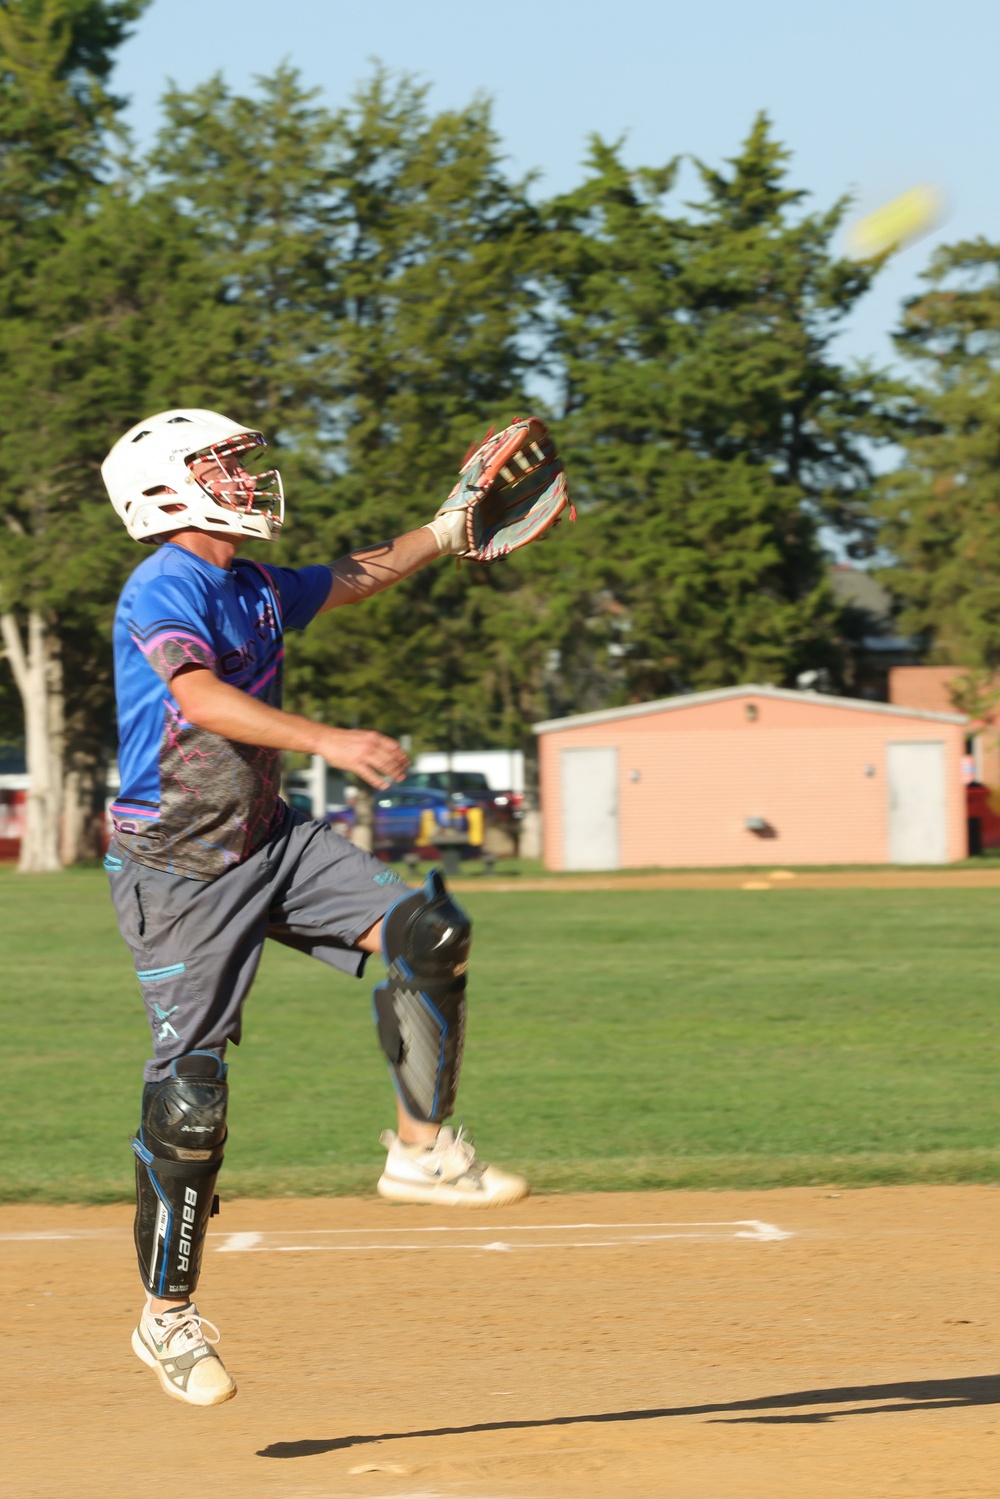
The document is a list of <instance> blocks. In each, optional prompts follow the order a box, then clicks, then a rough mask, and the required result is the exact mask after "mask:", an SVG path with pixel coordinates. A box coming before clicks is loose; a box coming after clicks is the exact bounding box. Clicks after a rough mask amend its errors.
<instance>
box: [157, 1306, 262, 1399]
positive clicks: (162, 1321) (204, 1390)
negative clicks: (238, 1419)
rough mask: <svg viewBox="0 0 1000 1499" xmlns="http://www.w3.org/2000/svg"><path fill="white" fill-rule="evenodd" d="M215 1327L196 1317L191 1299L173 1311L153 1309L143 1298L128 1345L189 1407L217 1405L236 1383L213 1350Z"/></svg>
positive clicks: (170, 1392)
mask: <svg viewBox="0 0 1000 1499" xmlns="http://www.w3.org/2000/svg"><path fill="white" fill-rule="evenodd" d="M206 1328H210V1329H211V1331H210V1332H208V1333H206V1331H205V1329H206ZM219 1336H220V1334H219V1329H218V1328H217V1327H216V1326H215V1325H214V1323H212V1322H209V1321H207V1320H206V1319H205V1318H204V1317H199V1315H198V1308H197V1307H196V1306H195V1304H194V1302H193V1301H189V1302H188V1303H187V1305H186V1306H179V1307H177V1308H176V1310H174V1311H169V1312H160V1313H158V1314H157V1313H154V1312H151V1311H150V1309H149V1302H148V1301H147V1303H146V1305H145V1307H144V1308H143V1312H142V1316H141V1317H140V1318H139V1325H138V1327H137V1328H136V1330H135V1332H134V1333H133V1334H132V1349H133V1351H134V1352H135V1353H136V1354H138V1356H139V1358H141V1359H142V1361H143V1363H144V1364H147V1365H148V1366H149V1368H150V1369H155V1370H156V1373H157V1377H158V1378H159V1381H160V1384H161V1385H162V1386H163V1388H164V1389H165V1390H166V1392H167V1394H168V1395H172V1396H173V1398H174V1399H175V1400H184V1401H186V1402H187V1404H188V1405H221V1404H222V1402H223V1401H224V1400H232V1398H233V1396H234V1395H235V1394H236V1381H235V1379H234V1378H233V1376H232V1375H231V1374H230V1373H229V1370H228V1369H227V1368H226V1366H225V1364H224V1363H223V1362H222V1360H221V1358H220V1357H219V1355H218V1354H217V1353H216V1351H215V1349H214V1348H213V1347H212V1346H211V1344H213V1343H217V1342H218V1341H219Z"/></svg>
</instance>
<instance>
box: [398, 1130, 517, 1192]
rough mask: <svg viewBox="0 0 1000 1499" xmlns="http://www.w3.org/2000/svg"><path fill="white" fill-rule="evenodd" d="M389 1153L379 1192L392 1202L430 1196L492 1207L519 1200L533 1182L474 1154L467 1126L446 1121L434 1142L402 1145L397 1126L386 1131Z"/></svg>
mask: <svg viewBox="0 0 1000 1499" xmlns="http://www.w3.org/2000/svg"><path fill="white" fill-rule="evenodd" d="M381 1140H382V1144H383V1145H384V1146H386V1148H387V1149H388V1152H389V1155H388V1159H387V1160H386V1163H385V1170H384V1171H383V1172H382V1175H381V1176H380V1177H379V1182H378V1191H379V1196H380V1197H388V1198H389V1200H390V1201H391V1202H430V1203H440V1204H441V1206H442V1207H454V1208H492V1207H504V1206H506V1204H507V1203H510V1202H520V1200H521V1198H522V1197H527V1195H528V1193H529V1192H530V1191H531V1188H530V1187H529V1186H528V1183H527V1182H526V1181H525V1180H524V1178H523V1177H522V1176H513V1175H511V1174H510V1172H507V1171H501V1170H500V1168H499V1167H498V1166H487V1164H486V1162H485V1161H480V1160H478V1159H477V1158H476V1152H475V1148H474V1146H473V1144H472V1141H471V1139H470V1138H469V1136H468V1135H466V1133H465V1131H464V1129H460V1130H459V1131H458V1134H456V1133H455V1131H454V1130H453V1129H452V1128H451V1126H450V1125H448V1124H442V1126H441V1128H440V1129H439V1130H438V1134H437V1139H436V1140H435V1141H434V1144H433V1145H404V1144H403V1142H402V1140H400V1138H399V1136H398V1135H397V1134H396V1132H395V1130H391V1129H387V1130H383V1131H382V1135H381Z"/></svg>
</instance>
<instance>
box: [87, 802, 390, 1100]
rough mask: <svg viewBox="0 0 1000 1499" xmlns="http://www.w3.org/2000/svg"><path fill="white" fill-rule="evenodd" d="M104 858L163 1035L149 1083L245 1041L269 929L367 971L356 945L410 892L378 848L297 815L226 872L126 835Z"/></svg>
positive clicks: (149, 1008) (156, 1038) (153, 1025)
mask: <svg viewBox="0 0 1000 1499" xmlns="http://www.w3.org/2000/svg"><path fill="white" fill-rule="evenodd" d="M104 867H105V869H106V870H107V871H108V876H109V879H110V881H111V897H112V900H113V901H114V903H115V912H116V914H117V917H118V927H119V930H120V932H121V934H122V936H123V938H124V939H125V942H126V943H127V944H128V947H129V949H130V951H131V953H132V957H133V959H134V961H135V968H136V977H137V978H138V980H139V987H140V989H141V990H142V997H143V1000H144V1001H145V1005H146V1014H147V1016H148V1018H149V1026H150V1030H151V1031H152V1033H153V1051H154V1055H153V1057H152V1058H151V1059H150V1061H149V1062H147V1063H146V1068H145V1077H146V1080H147V1081H148V1082H154V1081H156V1080H157V1079H159V1078H162V1077H163V1076H165V1074H166V1073H167V1071H168V1069H169V1066H170V1063H171V1062H172V1061H174V1060H175V1059H176V1058H177V1057H180V1056H183V1055H184V1054H185V1052H189V1051H198V1050H205V1051H215V1052H218V1053H219V1054H220V1055H221V1054H222V1052H224V1050H225V1047H226V1043H227V1041H232V1042H233V1043H234V1044H235V1043H238V1042H239V1039H240V1032H241V1028H242V1020H241V1017H242V1010H243V1001H244V1000H245V999H246V997H247V994H248V993H249V991H250V985H251V984H252V983H253V979H254V975H255V973H256V972H257V964H258V963H259V962H260V955H261V949H262V948H263V946H264V939H265V937H273V938H274V939H275V941H277V942H283V943H285V944H286V945H287V946H288V947H295V948H298V950H299V951H300V952H304V953H309V955H310V956H311V957H314V958H320V959H321V960H322V961H323V962H324V963H329V964H330V966H331V967H332V968H340V969H342V970H343V971H344V972H345V973H349V974H352V975H354V976H355V977H357V978H360V977H361V974H362V973H363V972H364V967H365V962H366V961H367V954H366V953H363V952H360V951H359V950H358V949H357V948H356V947H355V946H354V943H355V942H356V941H357V939H358V938H359V937H360V936H361V935H362V934H363V933H364V932H366V931H367V930H368V928H369V927H370V926H374V924H375V923H376V922H377V921H379V920H381V918H382V917H383V916H384V915H385V913H386V911H388V909H389V907H390V906H393V905H395V903H396V901H398V900H399V899H400V897H401V896H402V895H404V894H405V890H406V887H405V885H404V884H403V881H402V880H400V878H399V876H398V875H397V874H395V873H394V871H393V870H391V869H389V868H387V866H386V865H385V864H383V863H382V862H381V861H380V860H379V859H376V858H375V857H374V855H373V854H366V853H363V852H362V851H361V850H360V849H357V848H355V847H354V845H353V844H352V843H349V842H348V840H347V839H346V838H344V837H342V836H341V834H339V833H337V832H335V831H334V829H333V828H331V827H330V826H329V825H328V824H327V823H323V822H312V821H310V820H309V819H308V818H306V817H304V816H303V815H302V814H301V813H297V812H289V814H288V816H287V817H286V819H285V822H284V824H283V826H282V828H281V829H280V831H279V832H278V833H277V834H276V835H275V836H274V837H273V838H272V839H270V840H269V842H267V843H265V844H264V845H263V847H262V848H259V849H258V850H257V852H256V853H254V854H251V856H250V857H249V859H246V860H244V862H243V863H242V864H236V865H234V866H233V868H231V869H227V870H226V872H225V874H222V875H220V876H219V877H218V879H215V880H207V881H205V880H190V879H187V878H185V877H184V876H183V875H176V874H165V873H164V872H163V871H162V870H159V869H150V868H149V867H148V866H147V865H145V864H137V863H136V862H135V861H134V860H132V859H130V858H129V857H128V855H127V854H125V853H124V851H123V850H122V848H121V847H120V845H118V844H116V843H112V844H111V847H110V849H109V851H108V857H107V858H106V859H105V861H104Z"/></svg>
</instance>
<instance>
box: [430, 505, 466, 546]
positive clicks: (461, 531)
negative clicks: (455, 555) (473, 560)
mask: <svg viewBox="0 0 1000 1499" xmlns="http://www.w3.org/2000/svg"><path fill="white" fill-rule="evenodd" d="M425 529H426V530H428V531H433V532H434V539H435V541H436V542H437V544H438V551H439V552H464V551H466V549H467V547H468V540H467V538H466V535H465V511H464V510H451V511H448V513H447V514H445V515H436V516H435V517H434V519H433V520H431V521H428V522H427V525H426V528H425Z"/></svg>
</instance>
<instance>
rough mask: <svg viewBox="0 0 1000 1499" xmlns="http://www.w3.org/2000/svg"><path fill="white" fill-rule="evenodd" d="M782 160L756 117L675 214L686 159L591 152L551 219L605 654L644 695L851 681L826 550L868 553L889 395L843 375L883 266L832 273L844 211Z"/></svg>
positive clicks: (560, 329) (586, 541)
mask: <svg viewBox="0 0 1000 1499" xmlns="http://www.w3.org/2000/svg"><path fill="white" fill-rule="evenodd" d="M786 162H787V152H786V151H785V150H784V149H783V148H782V147H781V146H780V145H778V144H777V143H776V142H775V141H774V139H773V138H772V135H771V132H770V128H769V125H768V122H767V119H766V117H764V116H760V117H759V118H758V119H757V121H756V122H755V124H754V127H753V129H752V130H751V132H750V134H749V136H748V138H747V139H746V141H745V142H744V144H743V147H742V150H741V151H740V154H739V155H738V156H737V157H736V158H735V159H734V160H732V161H731V162H729V163H728V164H727V168H726V169H725V170H720V171H717V170H714V169H711V168H709V167H708V166H706V165H704V164H703V163H697V164H696V166H697V172H698V177H699V179H700V183H701V187H702V192H703V198H702V201H701V202H700V203H698V204H697V205H695V206H694V209H693V212H689V213H688V215H687V216H684V217H678V216H671V215H670V214H669V213H668V211H667V206H666V200H667V196H668V194H669V193H670V191H671V189H672V188H673V187H674V185H675V179H676V175H677V171H678V166H679V164H678V163H677V162H674V163H671V164H670V165H668V166H667V167H665V168H663V169H660V170H641V171H630V170H628V169H627V168H626V167H625V165H624V164H623V162H622V160H621V156H620V151H619V150H618V149H617V148H616V147H613V146H608V145H606V144H604V143H602V142H600V141H595V142H594V144H593V148H592V152H591V158H590V174H589V177H588V179H587V180H586V181H585V182H584V184H583V185H582V186H581V187H580V188H579V189H577V190H576V191H575V192H574V193H571V194H569V195H567V196H566V197H564V198H562V199H560V200H558V201H557V202H555V203H554V204H552V205H551V208H550V223H551V230H552V236H551V247H552V273H551V277H550V285H551V287H552V294H553V298H554V300H555V304H556V308H557V319H556V333H555V341H554V354H555V357H556V360H557V361H558V363H559V365H560V367H561V375H562V385H563V394H562V405H563V421H562V431H563V434H564V440H565V441H566V445H567V448H568V452H569V456H570V462H571V466H572V472H573V473H574V475H575V476H576V484H577V492H578V494H579V496H580V497H581V499H582V500H583V506H584V510H585V511H586V527H585V528H584V527H581V528H580V531H579V542H580V545H581V547H583V546H584V545H586V553H587V555H586V557H581V566H583V567H585V568H586V570H587V572H588V574H589V578H590V584H591V589H592V594H593V597H594V600H595V610H594V615H593V619H592V622H591V638H592V640H593V641H594V642H595V643H597V642H602V645H603V650H604V652H605V658H604V659H605V670H606V671H607V672H608V673H615V674H617V676H618V679H619V688H618V691H619V694H620V695H621V696H624V697H627V698H630V699H641V698H648V697H652V696H656V695H659V694H662V693H669V692H674V691H678V690H680V691H684V690H690V689H692V688H708V687H718V686H723V685H727V684H730V683H734V682H738V681H741V680H744V681H745V680H757V681H769V682H779V683H782V682H784V683H788V682H792V681H794V679H795V677H796V675H797V673H799V672H800V671H802V670H803V669H805V668H809V667H818V666H826V667H832V668H834V669H835V670H837V668H838V667H839V664H840V663H839V659H838V654H839V653H838V611H837V608H836V605H835V603H834V600H833V598H832V596H831V593H830V590H829V587H828V584H827V582H826V579H825V557H824V552H823V548H822V545H821V542H820V535H819V532H820V528H821V526H823V525H826V526H830V527H834V528H836V529H837V530H839V531H840V532H841V534H842V535H843V536H845V537H846V538H850V539H851V540H852V541H853V542H854V544H856V545H857V544H860V545H862V546H864V545H865V544H866V543H865V537H866V532H867V531H868V530H869V528H870V523H869V520H868V516H867V507H868V504H869V499H870V491H871V474H870V471H869V465H868V461H867V451H868V450H867V448H866V443H868V442H871V441H873V440H878V439H879V438H882V437H885V436H886V435H887V434H888V432H889V431H890V430H891V423H890V414H891V413H890V405H891V395H892V391H891V389H890V387H889V385H888V384H887V382H885V381H884V380H882V379H881V378H880V377H879V376H877V375H875V374H874V373H873V372H872V371H870V370H866V369H860V370H854V371H850V370H847V369H845V368H844V367H843V366H842V365H841V364H840V363H839V362H838V360H837V358H836V355H835V352H834V349H833V347H832V344H833V340H834V338H835V336H836V334H837V332H838V331H839V330H840V328H841V326H842V324H843V320H844V319H845V318H846V316H847V315H848V314H849V312H850V311H851V309H852V307H853V306H854V304H855V303H856V301H857V299H858V298H859V297H860V296H861V295H862V294H863V293H864V292H865V291H866V290H867V288H868V286H869V284H870V282H871V279H872V275H873V274H874V270H875V267H873V266H859V265H856V264H852V263H848V262H845V261H842V260H838V259H836V258H835V257H834V256H833V254H832V251H831V240H832V238H833V235H834V233H835V231H836V229H837V226H838V224H839V222H840V219H841V217H842V214H843V212H844V207H845V205H844V203H842V202H841V203H837V204H835V205H834V206H833V208H831V209H829V210H828V211H826V212H822V213H818V214H816V213H807V212H806V211H805V210H804V207H803V199H804V196H805V195H804V194H803V193H802V192H800V191H797V190H794V189H792V188H791V187H789V186H788V184H787V181H786ZM594 538H598V539H597V541H596V544H595V541H594ZM598 664H599V662H598Z"/></svg>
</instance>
